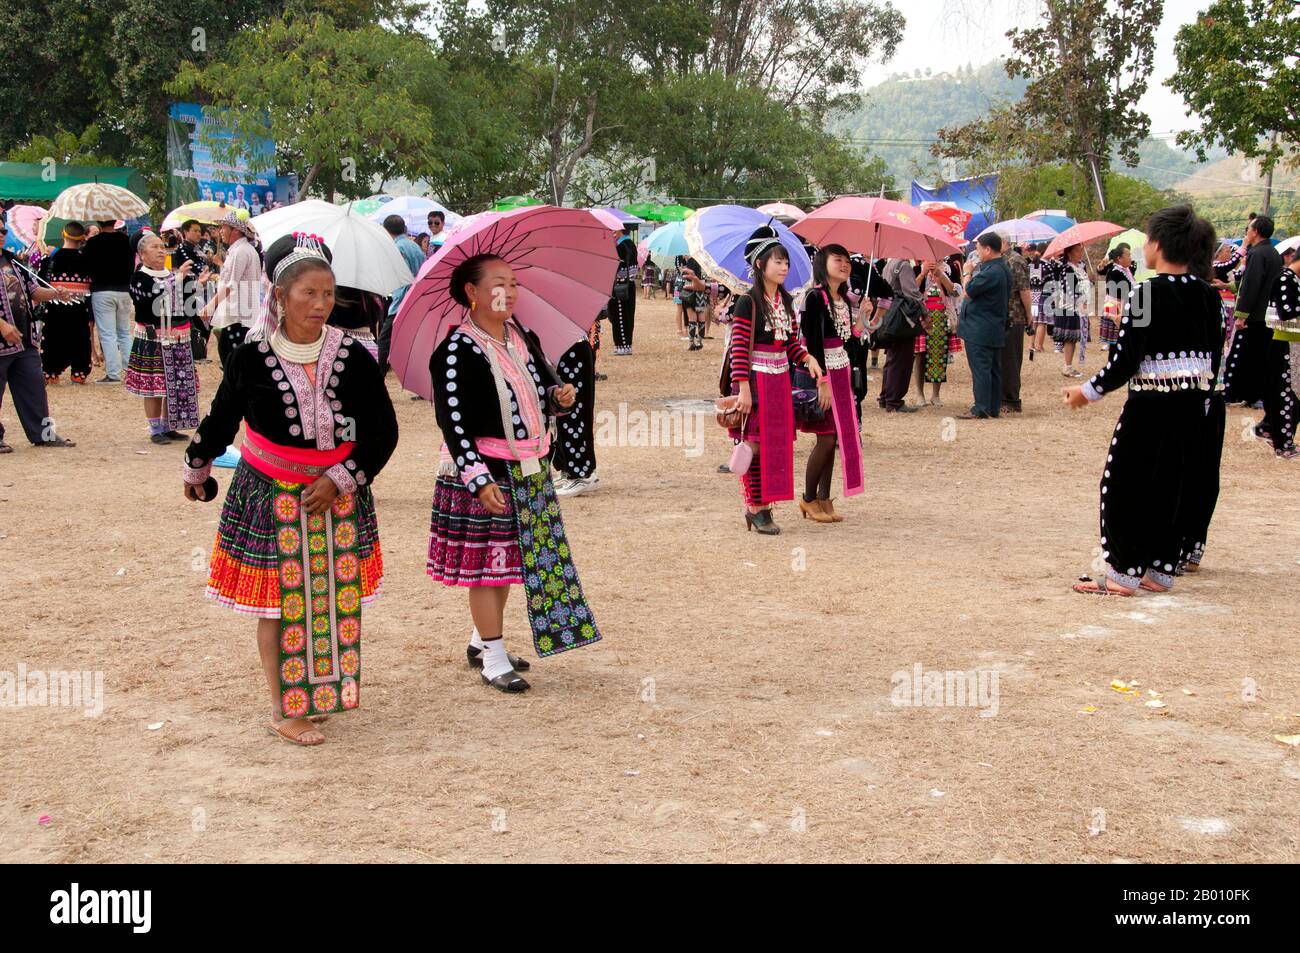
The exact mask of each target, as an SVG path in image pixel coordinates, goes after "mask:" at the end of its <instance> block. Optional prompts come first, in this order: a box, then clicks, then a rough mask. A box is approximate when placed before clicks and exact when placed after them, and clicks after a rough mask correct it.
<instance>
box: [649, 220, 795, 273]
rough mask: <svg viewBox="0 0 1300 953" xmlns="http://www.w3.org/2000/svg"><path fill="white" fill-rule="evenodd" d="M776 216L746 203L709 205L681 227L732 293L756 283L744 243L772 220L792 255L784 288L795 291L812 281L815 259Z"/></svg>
mask: <svg viewBox="0 0 1300 953" xmlns="http://www.w3.org/2000/svg"><path fill="white" fill-rule="evenodd" d="M773 218H774V216H772V215H770V214H768V213H766V212H760V211H759V210H758V209H756V208H747V207H746V206H744V205H710V206H709V207H708V208H702V209H700V210H699V211H698V212H696V213H695V214H694V215H692V216H691V217H690V218H689V219H687V220H686V223H685V226H684V227H683V229H682V231H683V233H684V234H685V236H686V244H687V247H689V248H690V250H691V255H692V256H693V257H694V258H695V259H696V260H697V261H698V262H699V263H700V267H701V268H703V269H704V273H705V274H706V275H708V276H709V277H710V278H712V279H713V280H714V281H717V282H720V283H721V284H723V285H725V286H726V287H728V288H730V289H731V291H732V292H733V293H735V294H744V293H745V292H746V291H748V290H749V289H750V286H751V285H752V284H753V282H752V280H751V278H750V273H749V262H747V261H746V260H745V243H746V242H748V241H749V236H750V235H752V234H754V229H756V228H759V227H761V226H763V225H768V224H770V225H771V226H772V227H773V228H774V229H776V234H777V238H779V239H780V240H781V246H782V247H783V248H784V249H785V250H786V253H787V254H788V255H789V256H790V271H789V273H788V274H787V275H786V276H785V290H786V291H789V292H792V293H793V292H795V291H798V290H799V289H800V288H803V287H804V286H806V285H808V284H809V283H810V282H811V281H812V262H811V261H810V260H809V258H808V252H807V251H805V250H804V247H803V243H802V242H801V241H799V236H798V235H796V234H795V233H794V232H792V231H790V229H788V228H786V226H784V225H782V224H781V223H779V222H776V221H773ZM651 237H652V238H653V236H651Z"/></svg>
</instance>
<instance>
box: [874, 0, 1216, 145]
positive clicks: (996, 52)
mask: <svg viewBox="0 0 1300 953" xmlns="http://www.w3.org/2000/svg"><path fill="white" fill-rule="evenodd" d="M893 2H894V6H895V7H897V8H898V9H900V10H902V11H903V13H904V15H905V16H906V17H907V29H906V30H905V32H904V34H903V42H902V43H900V44H899V46H898V52H897V53H895V54H894V58H893V59H892V60H890V61H889V62H888V63H886V64H884V65H877V64H873V65H871V66H870V67H869V68H868V69H867V70H866V71H865V73H864V75H863V79H864V80H865V82H866V84H867V85H874V84H875V83H878V82H880V81H881V80H883V79H885V78H886V77H887V76H888V75H889V74H890V73H899V72H909V73H910V72H911V71H912V70H914V69H922V70H923V69H925V68H926V67H929V68H931V69H933V70H934V71H935V72H936V73H938V72H943V71H945V70H946V69H951V68H953V67H957V66H961V65H963V64H965V63H968V62H969V63H970V64H971V65H972V66H979V65H981V64H983V63H987V62H988V61H989V60H992V59H996V58H998V57H1002V56H1006V55H1008V54H1009V53H1010V52H1011V44H1010V43H1009V42H1008V41H1007V38H1006V32H1007V30H1009V29H1010V28H1011V27H1012V26H1015V25H1017V24H1028V23H1030V22H1032V20H1033V18H1034V15H1035V11H1036V10H1037V8H1038V6H1039V5H1038V4H1037V3H1034V2H1032V0H893ZM1209 4H1210V0H1165V5H1164V18H1163V20H1162V21H1161V24H1160V29H1159V31H1158V32H1157V34H1156V56H1155V68H1154V70H1153V71H1152V74H1151V78H1150V80H1149V82H1148V89H1147V93H1146V96H1145V97H1143V99H1142V108H1143V109H1144V110H1145V112H1146V113H1147V115H1149V116H1150V117H1151V131H1152V132H1153V133H1157V134H1158V133H1162V132H1170V131H1174V130H1182V129H1188V128H1191V127H1192V126H1193V125H1195V123H1194V122H1193V121H1192V120H1190V119H1188V118H1187V113H1186V109H1185V107H1184V105H1183V101H1182V98H1181V97H1180V96H1178V95H1177V94H1175V93H1174V92H1173V91H1172V90H1170V89H1168V88H1167V87H1165V86H1164V85H1163V82H1164V80H1165V79H1166V78H1168V77H1169V75H1170V74H1171V73H1172V72H1173V71H1174V68H1175V67H1176V65H1177V63H1176V61H1175V59H1174V34H1176V33H1177V32H1178V28H1179V27H1180V26H1182V25H1183V24H1184V23H1190V22H1192V21H1193V20H1194V19H1195V18H1196V14H1197V12H1198V11H1199V10H1201V9H1204V8H1206V7H1208V6H1209ZM990 10H991V11H992V12H993V13H994V14H995V15H993V16H990V15H989V14H990Z"/></svg>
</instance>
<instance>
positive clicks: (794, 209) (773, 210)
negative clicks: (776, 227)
mask: <svg viewBox="0 0 1300 953" xmlns="http://www.w3.org/2000/svg"><path fill="white" fill-rule="evenodd" d="M758 210H759V211H760V212H762V213H763V214H764V215H771V216H772V217H773V218H780V219H789V221H790V222H797V221H799V219H801V218H803V217H804V216H805V215H807V214H808V213H807V212H805V211H804V210H803V209H801V208H800V207H799V206H797V205H791V204H790V203H789V202H768V203H767V204H766V205H760V206H759V207H758Z"/></svg>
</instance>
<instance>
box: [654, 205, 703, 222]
mask: <svg viewBox="0 0 1300 953" xmlns="http://www.w3.org/2000/svg"><path fill="white" fill-rule="evenodd" d="M694 214H695V209H693V208H687V207H686V206H685V205H665V206H663V207H662V208H660V209H659V216H660V217H659V221H661V222H681V221H685V220H686V219H688V218H690V217H691V216H692V215H694Z"/></svg>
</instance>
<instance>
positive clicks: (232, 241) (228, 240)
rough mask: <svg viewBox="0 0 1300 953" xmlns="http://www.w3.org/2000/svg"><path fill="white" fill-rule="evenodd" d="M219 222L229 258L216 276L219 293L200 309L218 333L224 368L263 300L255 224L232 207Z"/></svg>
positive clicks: (219, 352)
mask: <svg viewBox="0 0 1300 953" xmlns="http://www.w3.org/2000/svg"><path fill="white" fill-rule="evenodd" d="M218 225H219V226H220V229H221V241H222V243H223V244H224V245H226V259H225V261H224V262H223V263H222V265H221V276H220V277H219V278H218V279H217V293H216V294H215V295H213V297H212V300H211V301H209V302H208V303H207V304H206V305H205V306H204V307H203V310H202V311H201V312H199V315H200V317H202V318H203V319H204V320H205V321H207V322H208V323H209V324H210V325H211V326H212V328H213V329H214V330H216V331H217V332H218V336H217V356H218V357H219V358H220V359H221V368H222V370H225V367H226V363H227V362H228V361H229V360H230V355H231V354H233V353H234V352H235V348H237V347H239V345H241V344H243V343H244V337H245V335H247V334H248V329H249V328H250V327H252V326H253V322H254V321H255V320H256V319H257V312H258V309H259V307H260V304H261V288H262V259H261V257H260V256H259V255H258V254H257V249H256V248H254V247H253V243H252V238H253V236H254V232H253V226H252V225H250V224H249V223H248V221H247V219H243V218H240V217H239V215H237V214H236V213H235V212H234V211H233V210H232V211H230V212H229V213H227V214H226V217H225V218H223V219H222V220H221V221H220V222H219V223H218Z"/></svg>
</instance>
